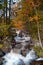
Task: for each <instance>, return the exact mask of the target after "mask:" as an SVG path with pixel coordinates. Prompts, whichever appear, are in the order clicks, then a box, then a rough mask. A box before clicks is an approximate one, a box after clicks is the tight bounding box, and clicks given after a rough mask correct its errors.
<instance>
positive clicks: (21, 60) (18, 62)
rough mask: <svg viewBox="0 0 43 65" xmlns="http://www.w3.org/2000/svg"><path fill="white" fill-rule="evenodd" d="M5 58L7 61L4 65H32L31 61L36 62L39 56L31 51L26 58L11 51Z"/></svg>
mask: <svg viewBox="0 0 43 65" xmlns="http://www.w3.org/2000/svg"><path fill="white" fill-rule="evenodd" d="M3 58H4V59H5V60H4V62H3V65H24V64H25V65H30V63H31V61H33V60H35V59H36V58H37V56H36V54H35V51H34V50H31V51H29V52H28V54H27V55H26V57H24V56H22V55H21V54H17V53H14V52H13V51H11V52H10V53H8V54H6V55H5V56H4V57H3Z"/></svg>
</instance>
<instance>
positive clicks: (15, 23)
mask: <svg viewBox="0 0 43 65" xmlns="http://www.w3.org/2000/svg"><path fill="white" fill-rule="evenodd" d="M12 26H14V27H15V28H17V29H20V30H23V22H22V21H15V22H13V23H12Z"/></svg>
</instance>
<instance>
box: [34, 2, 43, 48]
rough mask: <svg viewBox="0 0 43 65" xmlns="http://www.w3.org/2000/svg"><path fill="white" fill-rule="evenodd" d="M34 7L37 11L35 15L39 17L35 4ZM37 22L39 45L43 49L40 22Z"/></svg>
mask: <svg viewBox="0 0 43 65" xmlns="http://www.w3.org/2000/svg"><path fill="white" fill-rule="evenodd" d="M33 7H34V10H35V14H36V15H37V16H38V13H37V9H36V7H35V5H34V2H33ZM36 22H37V32H38V39H39V45H40V46H41V48H43V46H42V43H41V37H40V29H39V21H38V20H37V21H36Z"/></svg>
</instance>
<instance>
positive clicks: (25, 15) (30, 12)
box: [16, 0, 42, 47]
mask: <svg viewBox="0 0 43 65" xmlns="http://www.w3.org/2000/svg"><path fill="white" fill-rule="evenodd" d="M21 5H22V8H21V9H20V10H18V16H17V18H16V20H22V21H23V22H26V23H27V22H29V21H30V19H31V21H33V20H35V21H36V23H37V32H38V39H39V44H40V46H41V47H42V43H41V38H40V31H39V21H38V13H37V9H38V8H39V5H40V0H35V1H34V0H22V1H21ZM34 16H35V17H34Z"/></svg>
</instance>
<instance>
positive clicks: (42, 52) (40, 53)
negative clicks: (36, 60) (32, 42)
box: [34, 46, 43, 57]
mask: <svg viewBox="0 0 43 65" xmlns="http://www.w3.org/2000/svg"><path fill="white" fill-rule="evenodd" d="M34 50H35V51H36V53H37V55H38V56H39V57H43V49H42V48H41V47H40V46H35V47H34Z"/></svg>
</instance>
